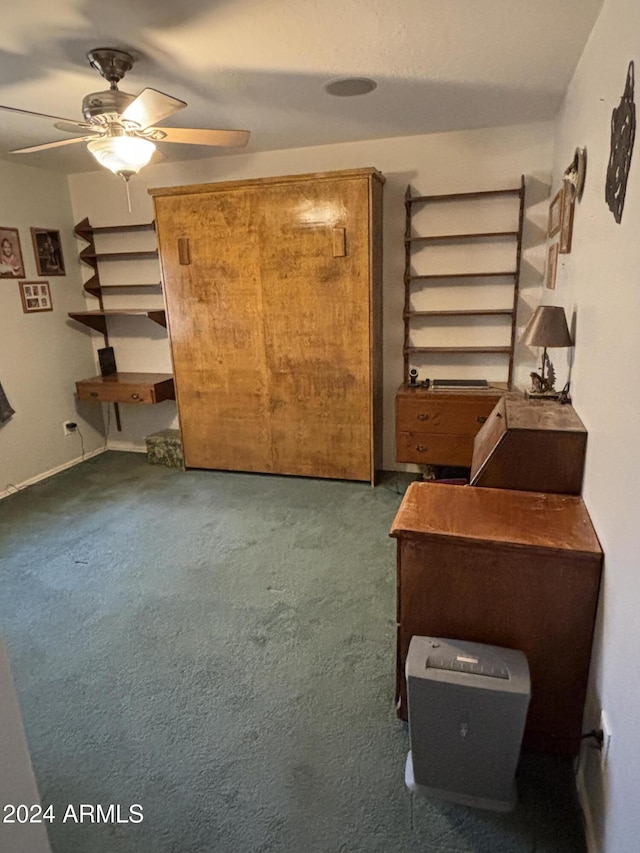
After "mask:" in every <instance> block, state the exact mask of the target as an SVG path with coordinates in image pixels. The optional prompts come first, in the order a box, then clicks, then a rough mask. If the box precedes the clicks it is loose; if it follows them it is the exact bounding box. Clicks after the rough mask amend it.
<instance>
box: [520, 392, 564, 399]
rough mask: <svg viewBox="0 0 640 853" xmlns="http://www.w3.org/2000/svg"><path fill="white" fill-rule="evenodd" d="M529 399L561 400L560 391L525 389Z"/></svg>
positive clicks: (525, 394)
mask: <svg viewBox="0 0 640 853" xmlns="http://www.w3.org/2000/svg"><path fill="white" fill-rule="evenodd" d="M524 396H525V397H526V398H527V400H559V399H560V392H559V391H525V392H524Z"/></svg>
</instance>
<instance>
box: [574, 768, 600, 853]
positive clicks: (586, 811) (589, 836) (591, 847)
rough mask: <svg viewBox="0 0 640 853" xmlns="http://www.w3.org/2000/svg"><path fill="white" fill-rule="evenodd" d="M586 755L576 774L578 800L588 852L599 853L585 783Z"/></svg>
mask: <svg viewBox="0 0 640 853" xmlns="http://www.w3.org/2000/svg"><path fill="white" fill-rule="evenodd" d="M583 760H584V756H582V755H581V756H580V758H579V759H578V772H577V774H576V790H577V792H578V802H579V803H580V807H581V809H582V815H583V817H584V835H585V841H586V842H587V853H599V850H598V844H597V842H596V834H595V831H594V827H593V815H592V814H591V801H590V799H589V794H588V792H587V789H586V786H585V783H584V772H583Z"/></svg>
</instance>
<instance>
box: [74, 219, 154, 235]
mask: <svg viewBox="0 0 640 853" xmlns="http://www.w3.org/2000/svg"><path fill="white" fill-rule="evenodd" d="M89 227H90V229H91V231H92V232H93V233H94V234H131V233H132V232H133V231H155V227H156V226H155V222H143V223H142V224H140V225H99V226H98V227H97V228H93V227H91V226H89Z"/></svg>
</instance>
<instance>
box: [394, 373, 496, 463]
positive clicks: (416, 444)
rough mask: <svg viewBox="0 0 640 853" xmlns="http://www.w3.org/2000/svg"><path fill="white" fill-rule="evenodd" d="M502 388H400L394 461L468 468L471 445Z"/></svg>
mask: <svg viewBox="0 0 640 853" xmlns="http://www.w3.org/2000/svg"><path fill="white" fill-rule="evenodd" d="M505 391H506V385H501V384H499V383H498V384H496V386H495V387H492V388H487V389H482V390H478V389H476V388H474V389H473V390H470V389H464V390H459V389H457V390H444V389H440V388H438V389H435V390H434V389H431V388H422V387H420V386H418V387H414V386H412V385H409V384H403V385H401V386H400V388H399V389H398V391H397V393H396V461H397V462H413V463H416V464H420V463H423V464H429V465H451V466H461V467H467V468H468V467H469V466H470V465H471V460H472V457H473V442H474V439H475V437H476V434H477V433H478V431H479V430H480V428H481V427H482V425H483V424H484V423H485V421H486V420H487V418H488V417H489V415H490V414H491V412H492V411H493V409H494V407H495V405H496V403H498V401H499V400H500V398H501V396H502V394H503V393H504V392H505Z"/></svg>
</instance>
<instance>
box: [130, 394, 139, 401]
mask: <svg viewBox="0 0 640 853" xmlns="http://www.w3.org/2000/svg"><path fill="white" fill-rule="evenodd" d="M131 399H132V400H139V399H140V394H132V395H131Z"/></svg>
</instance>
